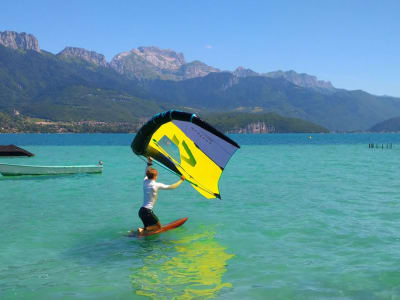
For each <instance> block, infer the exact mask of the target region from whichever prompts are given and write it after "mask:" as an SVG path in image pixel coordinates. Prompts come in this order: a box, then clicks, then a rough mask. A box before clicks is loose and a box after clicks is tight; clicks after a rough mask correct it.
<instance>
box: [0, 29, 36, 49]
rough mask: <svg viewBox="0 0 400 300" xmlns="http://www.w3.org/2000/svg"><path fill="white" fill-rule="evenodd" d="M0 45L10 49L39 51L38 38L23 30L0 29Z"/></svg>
mask: <svg viewBox="0 0 400 300" xmlns="http://www.w3.org/2000/svg"><path fill="white" fill-rule="evenodd" d="M0 45H3V46H5V47H8V48H12V49H23V50H33V51H36V52H40V48H39V42H38V40H37V39H36V38H35V37H34V36H33V35H32V34H27V33H25V32H21V33H18V32H15V31H0Z"/></svg>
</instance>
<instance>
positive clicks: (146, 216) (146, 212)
mask: <svg viewBox="0 0 400 300" xmlns="http://www.w3.org/2000/svg"><path fill="white" fill-rule="evenodd" d="M138 214H139V218H140V219H142V222H143V225H144V227H147V226H152V225H156V224H157V223H158V218H157V216H156V215H155V214H154V212H153V211H152V210H151V209H149V208H146V207H141V208H140V209H139V213H138Z"/></svg>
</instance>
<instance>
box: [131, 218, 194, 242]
mask: <svg viewBox="0 0 400 300" xmlns="http://www.w3.org/2000/svg"><path fill="white" fill-rule="evenodd" d="M187 220H188V218H187V217H186V218H182V219H178V220H175V221H173V222H171V223H168V224H166V225H164V226H163V227H161V229H159V230H155V231H151V232H146V233H142V234H140V235H139V234H138V233H137V231H133V230H132V231H131V232H130V233H129V235H128V236H137V237H142V236H150V235H154V234H159V233H163V232H166V231H169V230H172V229H175V228H178V227H179V226H182V225H183V224H184V223H185V222H186V221H187Z"/></svg>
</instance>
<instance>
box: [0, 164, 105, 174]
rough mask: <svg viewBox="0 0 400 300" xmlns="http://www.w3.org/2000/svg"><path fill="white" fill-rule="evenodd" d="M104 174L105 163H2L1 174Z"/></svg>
mask: <svg viewBox="0 0 400 300" xmlns="http://www.w3.org/2000/svg"><path fill="white" fill-rule="evenodd" d="M101 172H103V163H102V162H99V164H98V165H82V166H30V165H11V164H1V163H0V173H1V174H2V175H3V176H18V175H61V174H77V173H101Z"/></svg>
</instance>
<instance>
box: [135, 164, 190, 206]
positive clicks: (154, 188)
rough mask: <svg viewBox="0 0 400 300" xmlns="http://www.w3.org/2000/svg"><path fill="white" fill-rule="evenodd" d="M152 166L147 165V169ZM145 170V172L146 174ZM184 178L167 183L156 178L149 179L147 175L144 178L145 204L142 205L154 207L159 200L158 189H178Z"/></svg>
mask: <svg viewBox="0 0 400 300" xmlns="http://www.w3.org/2000/svg"><path fill="white" fill-rule="evenodd" d="M148 168H150V166H147V167H146V171H147V169H148ZM146 171H145V174H146ZM182 182H183V180H182V179H181V180H179V181H178V182H176V183H174V184H171V185H167V184H164V183H161V182H156V181H155V180H154V179H148V178H147V176H146V177H145V178H144V180H143V205H142V207H144V208H148V209H153V207H154V205H155V204H156V202H157V196H158V190H173V189H176V188H177V187H178V186H179V185H180V184H181V183H182Z"/></svg>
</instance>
